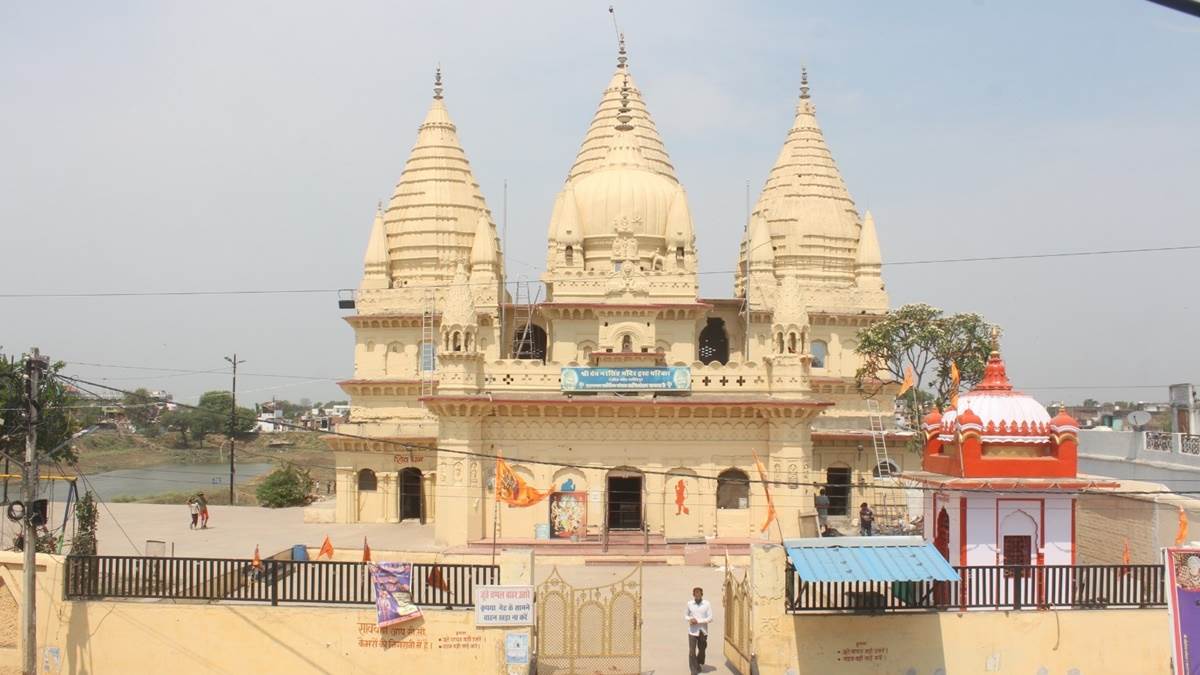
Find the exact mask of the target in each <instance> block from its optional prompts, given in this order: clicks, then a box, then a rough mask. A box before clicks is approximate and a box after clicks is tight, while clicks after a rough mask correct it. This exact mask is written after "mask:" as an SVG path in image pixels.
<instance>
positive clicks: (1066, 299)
mask: <svg viewBox="0 0 1200 675" xmlns="http://www.w3.org/2000/svg"><path fill="white" fill-rule="evenodd" d="M606 7H607V3H606V2H570V3H566V2H549V1H545V2H524V3H478V4H467V3H461V2H439V3H395V2H354V3H328V2H286V3H280V2H277V3H258V2H237V3H233V2H229V3H224V4H217V3H194V2H142V3H132V2H131V3H118V2H112V3H84V2H78V3H69V2H64V3H57V4H46V3H5V4H4V5H0V121H2V122H3V124H0V233H2V236H0V255H2V256H3V257H2V258H0V259H2V260H3V264H2V265H0V293H20V292H81V291H138V290H143V291H144V290H226V289H269V288H339V287H354V286H357V284H358V280H359V276H360V274H361V267H360V266H361V261H362V253H363V250H364V248H365V246H366V241H367V235H368V232H369V227H370V223H371V219H372V215H373V212H374V209H375V204H376V202H377V201H379V200H381V199H387V198H388V197H389V196H390V194H391V190H392V187H393V185H394V184H395V181H396V179H397V178H398V177H399V175H400V172H401V170H402V169H403V166H404V161H405V159H406V157H407V153H408V150H409V149H410V147H411V145H412V143H413V140H414V138H415V132H416V126H417V125H418V124H419V123H420V121H421V119H422V117H423V116H424V113H425V110H426V108H427V106H428V102H429V97H430V87H431V79H432V71H433V68H434V66H435V64H437V63H438V62H440V63H441V64H442V66H443V68H444V70H445V77H446V102H447V105H448V107H449V109H450V112H451V115H452V116H453V118H454V120H455V122H456V123H457V125H458V128H459V136H460V138H461V140H462V142H463V144H464V146H465V148H466V151H467V154H468V156H469V157H470V160H471V163H472V166H473V168H474V170H475V175H476V178H477V179H478V180H479V182H480V184H481V186H482V188H483V191H484V195H485V196H486V198H487V201H488V204H489V206H490V207H491V208H492V210H493V212H494V213H495V214H496V216H497V219H498V220H499V218H500V213H501V207H502V184H503V181H504V180H505V179H507V180H508V183H509V209H508V222H509V234H508V250H507V251H506V254H507V259H508V269H509V271H510V275H511V277H512V278H515V277H516V276H517V275H518V274H520V273H526V274H528V275H529V277H530V278H535V277H536V276H537V275H538V274H539V273H540V266H541V265H542V258H543V255H544V246H545V232H546V225H547V223H548V219H549V215H550V209H551V206H552V204H553V197H554V194H555V192H556V191H557V190H558V188H559V186H560V185H561V181H562V180H563V178H564V177H565V175H566V172H567V169H568V168H569V166H570V164H571V160H572V159H573V157H574V155H575V152H576V150H577V147H578V143H579V141H580V140H581V139H582V137H583V133H584V131H585V129H586V128H587V124H588V122H589V120H590V119H591V116H592V113H593V112H594V109H595V106H596V103H597V102H598V100H599V97H600V92H601V90H602V88H603V87H604V85H605V84H606V83H607V81H608V78H609V76H610V75H611V72H612V67H613V65H614V57H615V55H614V37H613V31H612V26H611V23H610V19H609V15H608V13H607V11H606ZM617 11H618V15H619V18H620V21H621V24H622V28H623V29H624V30H625V32H626V34H627V38H628V42H629V50H630V57H631V67H632V69H633V72H634V74H635V75H636V77H637V79H638V84H639V86H640V88H641V89H642V92H643V94H644V96H645V98H646V101H647V104H648V106H649V108H650V110H651V113H652V115H653V116H654V118H655V121H656V123H657V125H658V128H659V130H660V132H661V134H662V136H663V139H664V141H665V143H666V145H667V149H668V151H669V152H670V154H671V159H672V161H673V163H674V165H675V167H676V170H677V173H678V175H679V177H680V180H681V181H682V182H683V184H684V186H685V188H687V190H688V194H689V199H690V203H691V207H692V214H693V218H694V219H695V223H696V229H697V239H698V244H699V247H700V262H701V267H702V269H703V270H729V269H731V268H732V267H733V265H734V258H735V256H734V251H735V247H736V243H737V241H738V238H739V237H740V233H741V230H742V225H743V222H744V217H745V211H744V202H745V196H744V193H745V184H746V181H747V180H748V181H749V182H750V185H751V190H752V196H753V195H757V192H758V190H759V188H760V187H761V185H762V181H763V179H764V178H765V176H766V174H767V172H768V170H769V169H770V167H771V164H772V162H773V161H774V159H775V155H776V154H777V152H778V150H779V147H780V145H781V144H782V142H783V139H784V135H785V134H786V132H787V129H788V127H789V124H790V122H791V118H792V111H793V107H794V105H795V102H796V95H797V90H798V87H799V71H800V66H801V64H807V66H808V67H809V71H810V75H811V80H812V83H811V84H812V90H813V97H814V101H815V103H816V105H817V113H818V117H819V118H820V120H821V123H822V126H823V128H824V131H825V135H826V138H827V140H828V142H829V144H830V147H831V148H832V150H833V153H834V156H835V158H836V159H837V161H838V163H839V166H840V167H841V169H842V172H843V175H844V177H845V178H846V181H847V183H848V185H849V188H850V191H851V194H852V195H853V196H854V197H855V199H856V201H857V203H858V206H859V208H860V209H866V208H870V209H871V211H872V212H873V214H874V215H875V219H876V224H877V227H878V230H879V237H880V240H881V243H882V248H883V256H884V260H885V261H890V262H895V261H904V260H916V259H927V258H946V257H960V256H983V255H998V254H1020V253H1033V252H1049V251H1067V250H1091V249H1110V248H1122V247H1146V246H1162V245H1172V244H1200V235H1198V234H1197V232H1196V223H1197V215H1198V214H1200V190H1197V189H1196V181H1197V177H1198V176H1200V130H1198V127H1197V126H1196V124H1195V111H1196V110H1197V109H1198V107H1200V91H1198V90H1197V87H1196V86H1195V85H1196V81H1197V80H1196V73H1197V72H1200V19H1194V18H1192V17H1188V16H1186V15H1183V14H1178V13H1175V12H1172V11H1170V10H1167V9H1164V8H1161V7H1158V6H1156V5H1154V4H1152V3H1149V2H1144V1H1140V0H1097V1H1094V2H1085V1H1082V0H1077V1H1075V2H1059V3H1041V2H1033V1H1028V2H982V1H977V2H974V3H964V2H961V1H949V0H948V1H946V2H925V3H878V2H838V3H790V2H780V3H755V4H751V3H730V2H655V3H624V4H622V5H620V6H618V8H617ZM1198 262H1200V252H1198V251H1191V252H1180V253H1161V254H1150V255H1141V256H1111V257H1102V258H1091V259H1069V260H1051V261H1045V260H1038V261H1027V262H997V263H975V264H951V265H937V266H914V267H890V268H885V271H884V275H885V276H884V278H885V281H886V282H887V285H888V290H889V291H890V293H891V297H892V301H893V304H894V305H896V306H898V305H900V304H902V303H905V302H914V301H924V302H929V303H932V304H935V305H938V306H941V307H944V308H946V309H947V310H951V311H978V312H981V313H982V314H984V315H985V316H986V317H987V318H988V319H989V320H991V321H994V322H998V323H1000V324H1001V325H1002V326H1003V327H1004V328H1005V339H1004V352H1005V357H1006V360H1007V362H1008V366H1009V373H1010V375H1011V376H1012V378H1013V380H1014V382H1015V383H1016V384H1017V385H1018V386H1019V387H1021V388H1024V389H1026V390H1028V391H1030V392H1031V393H1033V394H1035V395H1037V396H1038V397H1039V398H1042V399H1043V400H1050V399H1057V398H1060V397H1065V398H1067V399H1068V400H1072V401H1074V400H1082V399H1083V398H1084V397H1085V396H1094V397H1095V398H1100V399H1115V398H1132V399H1147V400H1154V399H1158V400H1161V399H1165V398H1166V390H1165V385H1166V384H1169V383H1172V382H1182V381H1197V380H1200V363H1198V358H1197V350H1196V347H1195V345H1196V338H1197V333H1198V330H1197V329H1198V328H1200V319H1197V313H1196V311H1195V307H1194V300H1195V297H1196V288H1197V284H1196V269H1197V263H1198ZM703 292H704V294H705V295H707V296H727V295H729V294H730V293H731V292H732V276H731V275H710V276H705V277H703ZM335 299H336V298H335V297H334V296H333V295H304V296H237V297H214V298H124V299H3V298H0V312H2V314H0V317H2V318H0V345H2V346H3V348H4V349H5V350H6V351H20V350H23V349H26V348H28V347H29V346H31V345H38V346H40V347H41V348H42V350H43V351H45V352H48V353H49V354H50V355H51V356H53V357H55V358H61V359H65V360H67V361H82V362H96V363H105V364H123V365H139V366H154V367H172V368H190V369H203V370H208V369H220V368H222V367H223V366H224V365H225V362H224V361H223V359H222V356H223V355H226V354H229V353H232V352H234V351H237V352H238V355H239V357H240V358H244V359H246V360H247V363H246V364H245V365H244V366H243V370H244V372H248V373H282V374H290V375H299V376H306V377H307V376H311V379H312V380H315V381H309V380H306V379H278V378H267V377H261V376H247V377H245V379H243V380H241V381H240V382H239V389H240V390H241V392H243V395H244V396H245V397H246V398H245V399H244V400H264V399H269V398H270V397H271V396H272V395H277V396H279V397H281V398H292V399H298V398H300V397H302V396H307V397H310V398H313V399H329V398H335V397H336V398H343V397H344V395H343V394H342V393H341V391H340V390H339V389H338V388H337V387H336V386H335V385H333V384H332V381H334V380H336V379H342V378H345V377H349V376H350V375H351V372H352V331H351V329H350V328H349V326H347V325H346V324H345V323H344V322H343V321H341V319H340V318H339V317H340V315H341V312H339V311H338V310H337V308H336V303H335ZM71 372H74V373H75V374H77V375H79V376H82V377H91V378H98V377H108V378H112V379H111V382H112V384H114V385H116V386H130V387H132V386H138V385H145V386H150V387H163V388H167V389H168V390H171V391H174V392H176V394H177V395H178V396H179V397H180V398H181V399H183V400H187V399H190V398H194V397H196V396H198V394H199V393H201V392H202V391H204V390H207V389H212V388H219V387H224V386H227V378H226V377H224V376H222V375H190V374H179V373H175V374H171V373H162V374H160V373H153V372H142V371H131V370H120V369H111V368H96V367H83V366H80V367H75V368H73V369H72V371H71ZM321 378H325V379H321ZM1134 385H1163V387H1162V388H1146V389H1142V388H1135V387H1134ZM1056 386H1069V387H1086V388H1072V389H1066V390H1052V389H1047V388H1046V387H1056ZM1102 387H1103V388H1102Z"/></svg>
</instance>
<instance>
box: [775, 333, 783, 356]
mask: <svg viewBox="0 0 1200 675" xmlns="http://www.w3.org/2000/svg"><path fill="white" fill-rule="evenodd" d="M775 353H776V354H782V353H783V331H779V332H778V333H776V334H775Z"/></svg>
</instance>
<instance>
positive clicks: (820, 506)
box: [813, 488, 829, 532]
mask: <svg viewBox="0 0 1200 675" xmlns="http://www.w3.org/2000/svg"><path fill="white" fill-rule="evenodd" d="M813 501H814V502H816V506H817V522H818V523H819V524H820V525H821V531H822V532H824V531H825V530H826V529H828V528H829V496H828V495H826V494H825V488H821V491H820V492H818V493H817V496H816V497H814V498H813Z"/></svg>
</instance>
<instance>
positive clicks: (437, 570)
mask: <svg viewBox="0 0 1200 675" xmlns="http://www.w3.org/2000/svg"><path fill="white" fill-rule="evenodd" d="M425 583H427V584H429V585H430V586H433V587H434V588H438V589H441V591H442V592H443V593H449V592H450V584H449V583H447V582H446V577H445V576H444V575H443V574H442V568H441V566H440V565H438V564H437V563H434V564H433V569H431V570H429V574H426V575H425Z"/></svg>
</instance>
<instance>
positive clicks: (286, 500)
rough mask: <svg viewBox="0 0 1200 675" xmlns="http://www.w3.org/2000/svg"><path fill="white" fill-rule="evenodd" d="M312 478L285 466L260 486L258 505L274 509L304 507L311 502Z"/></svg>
mask: <svg viewBox="0 0 1200 675" xmlns="http://www.w3.org/2000/svg"><path fill="white" fill-rule="evenodd" d="M311 484H312V477H311V476H309V473H308V472H307V471H305V470H303V469H300V468H297V467H295V466H285V467H283V468H281V469H278V470H276V471H275V472H274V473H272V474H271V475H269V476H267V477H266V479H265V480H263V482H262V484H261V485H259V486H258V490H257V491H256V493H255V494H256V496H257V497H258V503H259V504H261V505H263V506H266V507H268V508H272V509H278V508H282V507H285V506H304V505H305V504H307V503H308V502H309V495H308V488H309V486H310V485H311Z"/></svg>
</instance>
